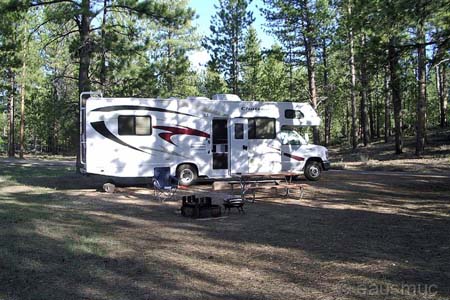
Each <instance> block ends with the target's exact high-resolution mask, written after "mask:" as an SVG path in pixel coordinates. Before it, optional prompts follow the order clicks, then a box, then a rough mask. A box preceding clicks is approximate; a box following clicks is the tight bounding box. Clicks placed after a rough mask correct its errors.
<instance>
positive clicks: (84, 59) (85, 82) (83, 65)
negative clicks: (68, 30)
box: [76, 0, 92, 172]
mask: <svg viewBox="0 0 450 300" xmlns="http://www.w3.org/2000/svg"><path fill="white" fill-rule="evenodd" d="M81 8H82V10H83V13H82V15H81V22H80V28H79V30H80V50H79V56H80V62H79V71H78V72H79V73H78V92H79V93H80V94H81V93H82V92H86V91H89V90H90V81H89V66H90V62H91V60H90V58H91V51H92V50H91V41H90V25H91V24H90V23H91V20H90V17H89V9H90V0H82V2H81ZM77 124H80V114H79V113H78V114H77ZM79 129H80V128H79V126H77V132H78V135H77V136H78V138H77V141H78V142H77V143H76V145H77V172H79V171H80V167H81V161H80V132H79Z"/></svg>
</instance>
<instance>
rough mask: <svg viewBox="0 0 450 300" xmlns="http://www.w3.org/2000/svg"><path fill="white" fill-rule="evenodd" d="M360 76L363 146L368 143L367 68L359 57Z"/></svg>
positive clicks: (363, 45) (362, 39)
mask: <svg viewBox="0 0 450 300" xmlns="http://www.w3.org/2000/svg"><path fill="white" fill-rule="evenodd" d="M364 47H365V37H364V36H362V37H361V48H362V49H364ZM360 72H361V73H360V74H361V78H360V80H361V93H360V94H361V107H360V108H361V130H362V138H363V144H364V146H367V144H368V143H369V124H368V123H369V122H368V118H367V105H368V97H367V90H368V79H367V66H366V62H365V59H364V57H361V61H360Z"/></svg>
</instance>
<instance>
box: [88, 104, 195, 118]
mask: <svg viewBox="0 0 450 300" xmlns="http://www.w3.org/2000/svg"><path fill="white" fill-rule="evenodd" d="M116 110H148V111H159V112H168V113H173V114H178V115H185V116H189V117H195V116H194V115H190V114H185V113H182V112H179V111H175V110H168V109H164V108H159V107H149V106H139V105H113V106H105V107H99V108H96V109H93V110H92V111H102V112H111V111H116Z"/></svg>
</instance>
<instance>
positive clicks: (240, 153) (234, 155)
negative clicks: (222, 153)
mask: <svg viewBox="0 0 450 300" xmlns="http://www.w3.org/2000/svg"><path fill="white" fill-rule="evenodd" d="M228 128H229V130H230V131H229V134H228V136H229V137H230V150H231V151H230V152H231V155H230V174H236V173H248V122H247V119H243V118H234V119H230V126H229V127H228Z"/></svg>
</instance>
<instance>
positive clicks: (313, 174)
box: [305, 161, 322, 181]
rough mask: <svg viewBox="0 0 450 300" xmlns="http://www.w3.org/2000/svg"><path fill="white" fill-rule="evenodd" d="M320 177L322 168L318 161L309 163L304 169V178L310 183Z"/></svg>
mask: <svg viewBox="0 0 450 300" xmlns="http://www.w3.org/2000/svg"><path fill="white" fill-rule="evenodd" d="M320 175H322V166H321V165H320V163H319V162H318V161H310V162H308V163H307V164H306V167H305V177H306V178H307V179H308V180H311V181H317V180H319V179H320Z"/></svg>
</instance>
